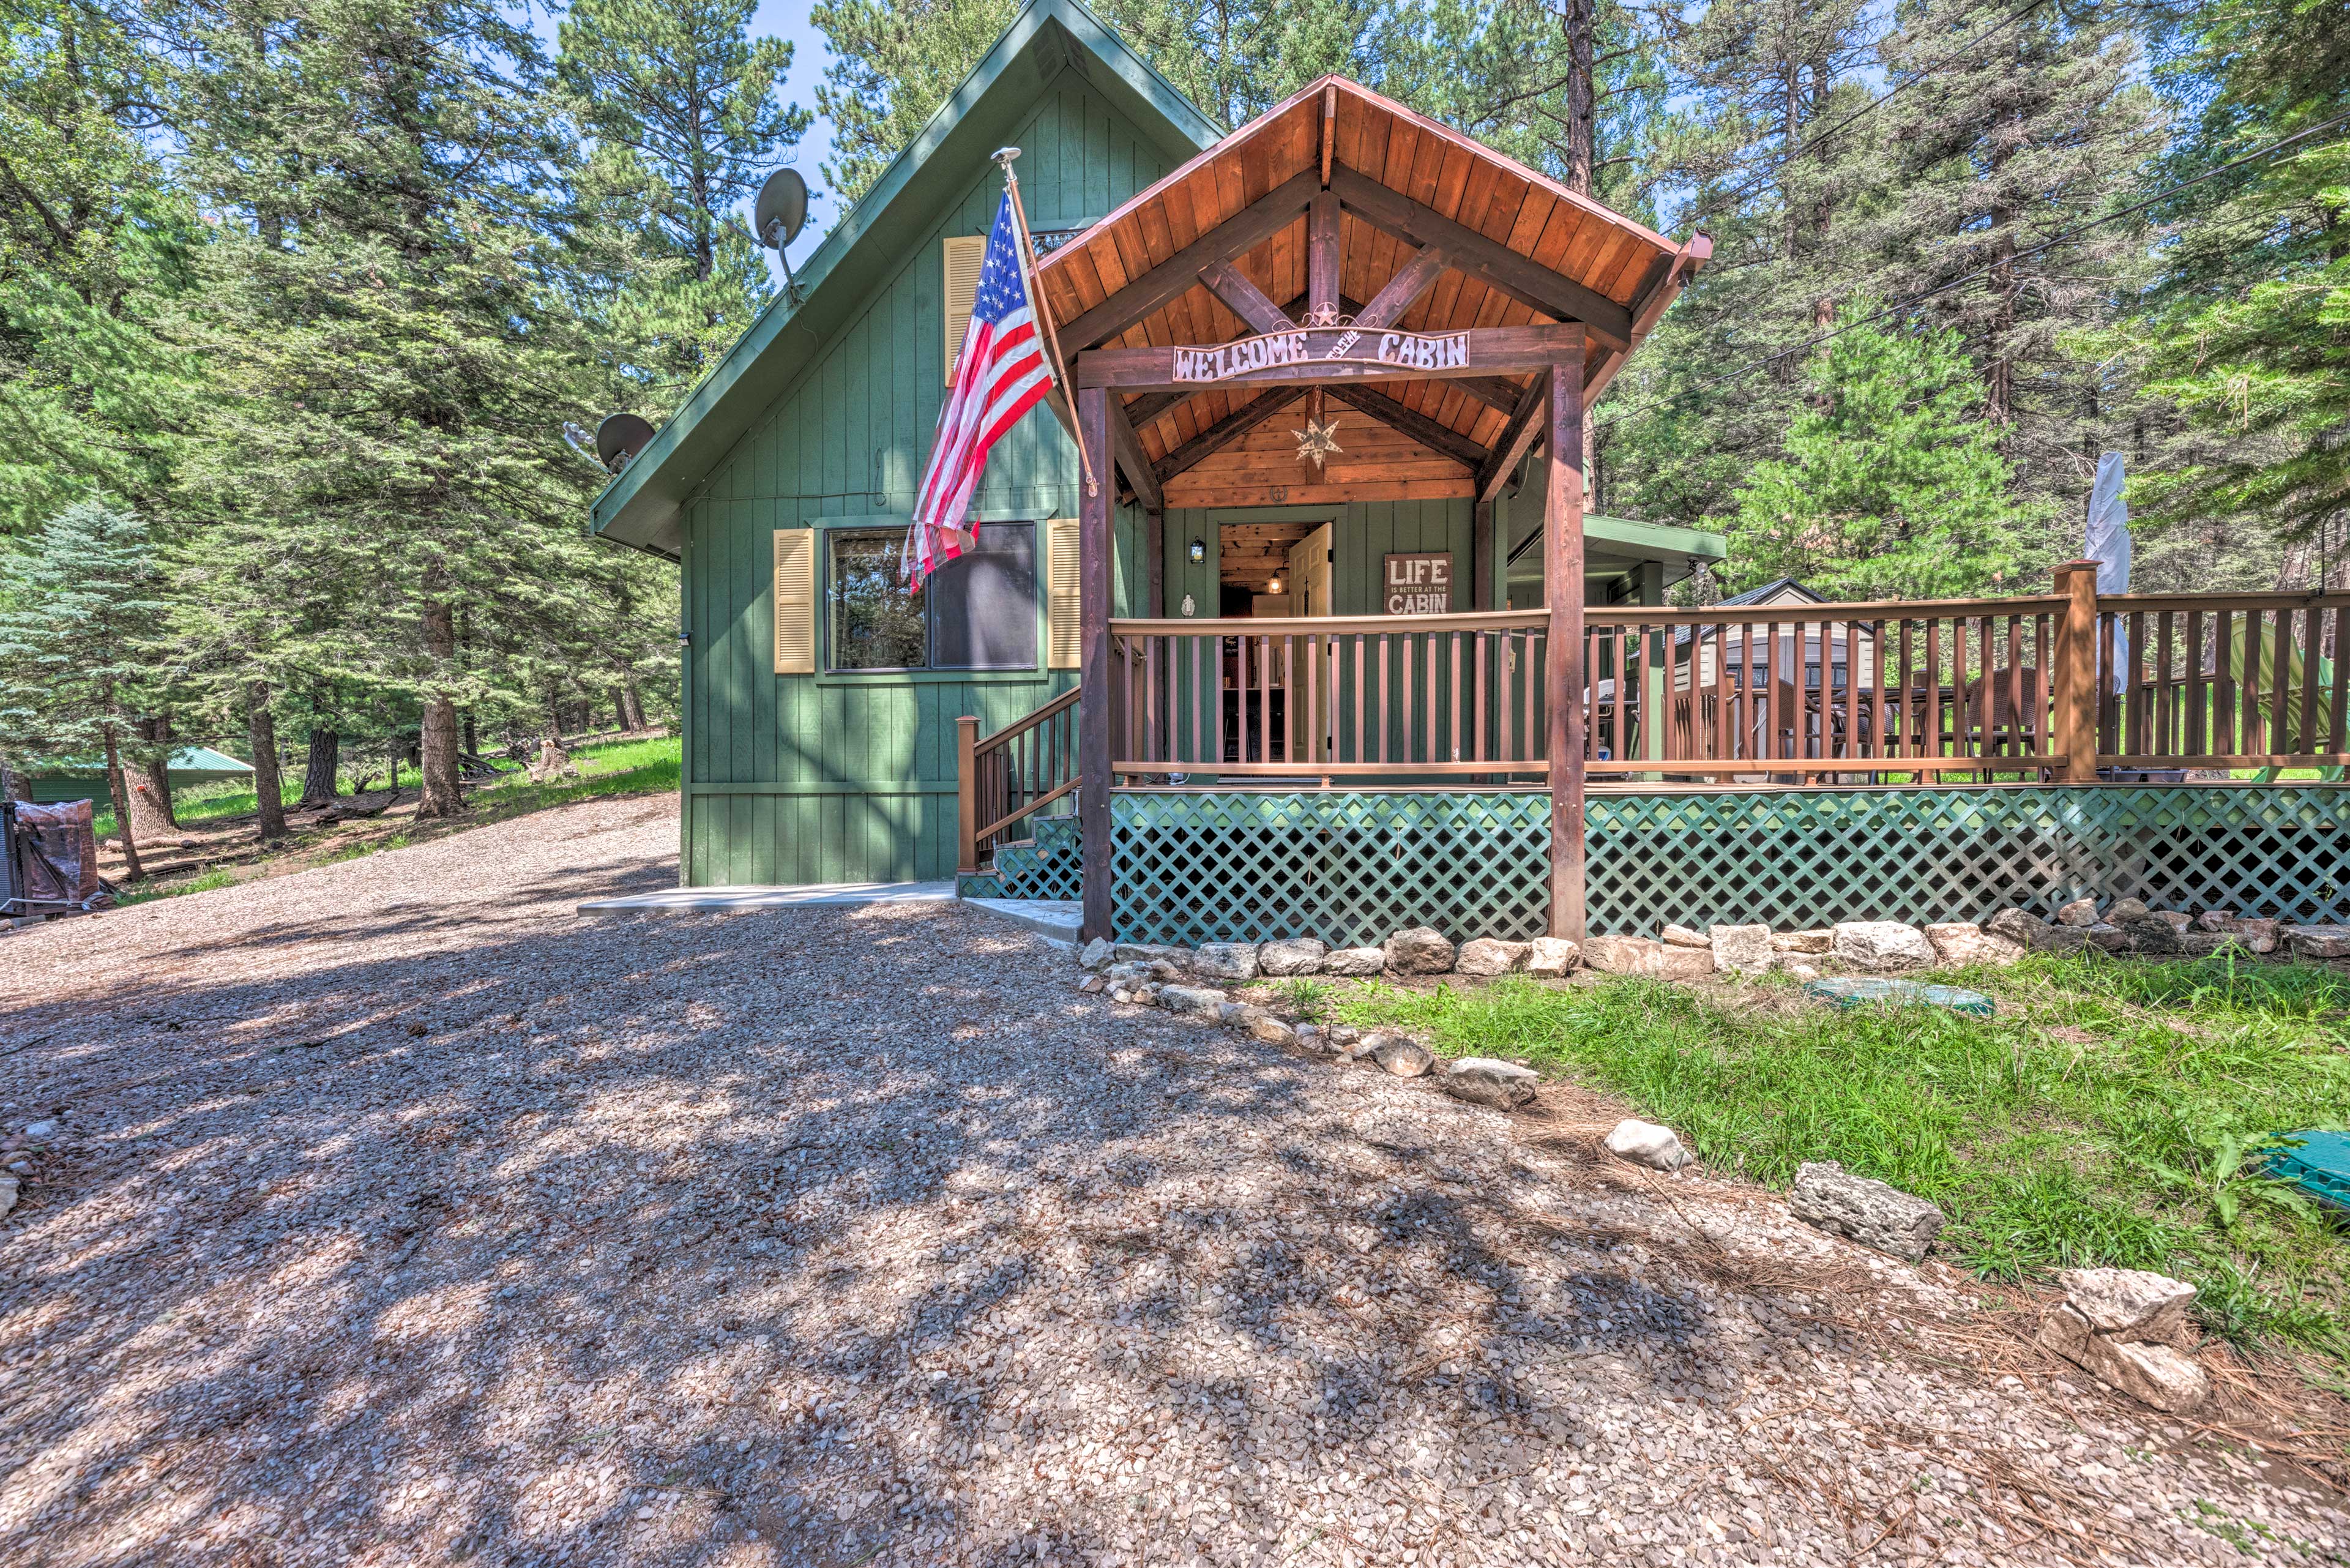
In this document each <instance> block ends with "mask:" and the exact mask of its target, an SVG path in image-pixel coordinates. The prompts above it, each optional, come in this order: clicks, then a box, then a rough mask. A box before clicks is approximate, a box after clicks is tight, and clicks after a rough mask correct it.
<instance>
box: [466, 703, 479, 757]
mask: <svg viewBox="0 0 2350 1568" xmlns="http://www.w3.org/2000/svg"><path fill="white" fill-rule="evenodd" d="M464 735H465V754H466V755H467V756H469V757H478V756H480V755H481V754H482V737H481V733H480V732H478V731H476V730H475V729H474V728H473V715H472V714H471V713H468V714H466V715H465V725H464Z"/></svg>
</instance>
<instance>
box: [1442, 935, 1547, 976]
mask: <svg viewBox="0 0 2350 1568" xmlns="http://www.w3.org/2000/svg"><path fill="white" fill-rule="evenodd" d="M1533 950H1534V947H1533V944H1532V943H1530V942H1505V941H1501V940H1496V939H1495V938H1492V937H1478V938H1476V939H1475V940H1471V941H1465V942H1462V943H1461V951H1460V952H1459V953H1458V954H1456V955H1455V956H1454V958H1453V961H1452V967H1453V968H1454V969H1456V970H1458V971H1461V973H1462V974H1474V975H1495V974H1515V973H1516V972H1518V971H1520V970H1522V969H1523V968H1525V967H1526V961H1527V959H1528V958H1530V957H1531V956H1532V954H1533Z"/></svg>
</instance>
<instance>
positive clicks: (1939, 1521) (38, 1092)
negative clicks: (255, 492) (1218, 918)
mask: <svg viewBox="0 0 2350 1568" xmlns="http://www.w3.org/2000/svg"><path fill="white" fill-rule="evenodd" d="M675 842H676V818H675V812H674V808H673V805H672V804H671V803H669V802H666V801H660V802H655V801H648V800H644V799H633V800H629V799H621V800H606V801H592V802H587V803H583V804H581V805H576V806H568V807H564V808H560V809H556V810H551V811H546V812H542V813H539V814H536V815H531V816H528V817H525V818H521V819H517V820H515V821H511V822H507V823H504V824H500V825H496V826H490V827H486V828H484V829H482V830H480V831H478V832H474V833H470V834H465V835H462V836H454V837H450V838H445V839H440V840H437V841H434V842H432V843H429V844H424V845H420V846H415V847H412V848H409V849H403V850H396V851H389V852H385V853H382V854H379V855H376V856H372V857H368V858H366V859H364V860H358V861H352V862H348V863H347V864H342V865H337V866H329V867H321V868H319V869H317V870H315V871H310V872H306V873H303V874H301V875H299V876H296V877H283V878H278V879H275V880H272V881H269V882H266V883H260V884H255V885H252V886H249V887H242V888H226V889H223V890H220V891H217V892H213V893H205V894H198V895H193V896H191V897H188V898H177V899H167V900H163V901H161V902H160V903H157V904H154V905H150V906H146V907H143V908H140V909H131V910H126V911H121V912H119V913H115V914H109V915H107V916H104V917H101V918H99V919H95V920H81V921H74V922H67V923H60V924H57V925H54V926H50V927H47V928H43V929H36V930H29V931H26V932H23V933H20V934H18V935H16V936H11V937H8V938H5V940H0V958H5V961H6V962H5V971H0V1053H5V1054H0V1073H5V1077H0V1085H5V1087H0V1100H5V1106H0V1129H5V1131H6V1132H8V1133H10V1134H19V1133H20V1132H21V1129H22V1128H23V1127H24V1126H25V1125H26V1123H28V1122H35V1121H40V1120H53V1121H55V1122H56V1123H57V1131H56V1133H55V1134H54V1135H53V1136H52V1137H51V1138H50V1139H48V1140H47V1141H48V1143H49V1145H50V1147H48V1148H47V1150H46V1151H44V1152H39V1153H30V1152H21V1151H22V1150H23V1147H24V1140H23V1139H22V1138H21V1137H19V1138H18V1140H17V1142H18V1147H19V1150H20V1152H19V1153H18V1154H16V1155H14V1156H12V1157H11V1158H22V1159H25V1160H26V1163H28V1164H29V1165H30V1166H31V1167H32V1168H34V1169H35V1171H36V1175H37V1178H38V1179H37V1180H36V1182H35V1183H33V1184H31V1185H29V1186H28V1187H27V1189H26V1197H25V1199H24V1201H23V1203H22V1204H21V1205H20V1206H19V1208H18V1209H17V1210H16V1212H15V1213H14V1214H12V1215H10V1216H8V1217H7V1218H6V1219H5V1220H0V1561H5V1562H7V1563H12V1564H14V1563H24V1564H51V1563H55V1564H82V1563H89V1564H97V1563H107V1564H164V1563H170V1564H174V1565H177V1564H209V1563H222V1564H257V1563H369V1564H378V1563H380V1564H390V1563H430V1562H444V1561H459V1560H462V1561H466V1562H472V1563H589V1562H598V1563H601V1562H625V1563H636V1562H647V1563H650V1562H660V1563H743V1564H751V1563H775V1564H793V1565H797V1564H816V1565H824V1568H848V1565H849V1564H861V1563H872V1564H877V1565H883V1564H896V1563H989V1564H993V1563H1014V1562H1028V1561H1042V1562H1050V1563H1152V1564H1159V1563H1193V1562H1208V1563H1262V1564H1268V1565H1269V1564H1274V1563H1282V1564H1299V1565H1304V1564H1330V1563H1351V1564H1368V1563H1381V1564H1387V1563H1431V1564H1432V1563H1461V1564H1468V1563H1573V1562H1583V1561H1600V1562H1607V1563H1741V1562H1746V1563H1839V1564H1841V1563H1851V1562H1863V1563H1929V1562H1930V1563H2051V1564H2054V1563H2113V1562H2117V1563H2177V1562H2195V1561H2208V1562H2211V1563H2253V1562H2263V1561H2266V1562H2278V1563H2328V1562H2334V1563H2338V1562H2341V1561H2344V1559H2345V1552H2350V1521H2345V1514H2344V1512H2343V1505H2342V1501H2341V1500H2340V1499H2339V1498H2338V1497H2335V1496H2334V1495H2332V1494H2330V1493H2326V1492H2324V1491H2323V1490H2317V1489H2314V1488H2311V1487H2308V1486H2307V1485H2305V1484H2303V1483H2301V1482H2299V1481H2297V1480H2295V1479H2294V1478H2293V1476H2291V1475H2288V1474H2286V1473H2285V1472H2284V1471H2283V1470H2282V1469H2281V1468H2269V1467H2264V1466H2262V1465H2261V1464H2260V1463H2259V1462H2258V1458H2257V1456H2245V1457H2239V1456H2237V1455H2235V1454H2232V1453H2223V1452H2220V1451H2216V1450H2213V1449H2208V1448H2202V1447H2197V1446H2194V1445H2193V1444H2192V1443H2191V1442H2190V1439H2191V1437H2192V1434H2191V1433H2189V1431H2187V1430H2186V1429H2185V1428H2181V1427H2178V1426H2176V1425H2169V1424H2165V1423H2161V1422H2142V1421H2140V1420H2139V1419H2138V1418H2137V1417H2136V1416H2134V1415H2132V1414H2131V1413H2129V1412H2127V1411H2125V1410H2123V1409H2122V1408H2121V1407H2118V1406H2117V1405H2116V1404H2114V1403H2113V1402H2111V1401H2110V1400H2108V1399H2106V1398H2105V1397H2102V1396H2098V1395H2095V1394H2093V1393H2089V1392H2086V1391H2079V1392H2076V1391H2073V1390H2070V1389H2068V1388H2067V1387H2066V1386H2064V1385H2063V1384H2061V1383H2058V1382H2053V1381H2049V1380H2047V1379H2044V1378H2036V1379H2018V1378H2015V1377H2006V1378H1999V1377H1996V1376H1993V1375H1992V1374H1991V1373H1989V1372H1986V1371H1980V1370H1975V1369H1974V1368H1975V1367H1976V1366H1978V1365H1979V1363H1978V1362H1976V1361H1974V1360H1972V1359H1970V1357H1969V1356H1968V1355H1965V1354H1963V1345H1964V1333H1965V1332H1966V1331H1965V1330H1964V1327H1963V1325H1960V1324H1948V1323H1944V1322H1943V1321H1941V1319H1939V1317H1938V1316H1937V1315H1936V1314H1938V1313H1944V1312H1955V1311H1958V1310H1960V1308H1961V1307H1962V1305H1963V1303H1962V1302H1961V1301H1960V1298H1959V1297H1958V1296H1956V1295H1953V1294H1950V1293H1946V1292H1945V1291H1943V1290H1941V1289H1939V1288H1938V1287H1935V1286H1933V1285H1931V1284H1929V1283H1927V1282H1922V1281H1921V1280H1920V1279H1919V1277H1918V1275H1916V1274H1914V1273H1912V1272H1910V1271H1908V1270H1906V1269H1902V1268H1899V1267H1898V1266H1896V1265H1892V1264H1889V1263H1884V1262H1878V1261H1875V1260H1873V1259H1871V1258H1870V1257H1869V1256H1868V1255H1866V1254H1863V1253H1860V1252H1858V1251H1855V1250H1852V1249H1847V1248H1844V1247H1842V1246H1841V1245H1840V1244H1834V1243H1830V1242H1828V1241H1825V1240H1823V1239H1821V1238H1818V1237H1816V1236H1814V1234H1813V1233H1811V1232H1809V1231H1804V1230H1803V1229H1802V1228H1800V1227H1796V1226H1794V1225H1792V1224H1791V1223H1790V1222H1789V1221H1787V1220H1786V1219H1785V1217H1784V1212H1783V1209H1782V1208H1780V1207H1779V1206H1778V1205H1776V1204H1775V1203H1774V1202H1773V1201H1771V1200H1769V1199H1764V1198H1762V1197H1759V1196H1758V1195H1756V1194H1753V1193H1752V1192H1751V1191H1748V1190H1746V1189H1740V1188H1738V1187H1736V1186H1734V1185H1731V1184H1728V1183H1716V1182H1711V1181H1708V1180H1705V1179H1693V1178H1681V1179H1674V1180H1672V1181H1671V1182H1669V1183H1653V1182H1650V1181H1648V1179H1644V1178H1639V1177H1638V1176H1637V1175H1635V1174H1632V1173H1629V1172H1628V1171H1627V1169H1626V1168H1622V1167H1617V1166H1614V1165H1612V1164H1611V1163H1609V1162H1607V1161H1606V1159H1605V1158H1604V1156H1600V1155H1598V1154H1596V1152H1595V1151H1594V1148H1593V1144H1592V1137H1591V1133H1590V1127H1589V1126H1588V1125H1587V1124H1588V1123H1589V1122H1590V1121H1591V1119H1592V1117H1593V1116H1595V1115H1596V1112H1595V1111H1593V1110H1592V1109H1591V1108H1590V1107H1589V1103H1588V1102H1587V1101H1586V1100H1584V1099H1582V1098H1581V1097H1579V1096H1575V1095H1574V1094H1572V1093H1570V1092H1567V1091H1554V1092H1552V1093H1551V1094H1550V1095H1549V1096H1546V1101H1547V1103H1548V1106H1549V1113H1548V1115H1547V1116H1540V1117H1531V1118H1530V1117H1524V1116H1521V1117H1517V1118H1505V1117H1503V1116H1501V1115H1499V1114H1497V1113H1493V1112H1488V1111H1482V1110H1476V1109H1471V1108H1468V1107H1464V1106H1460V1105H1458V1104H1456V1103H1454V1102H1451V1101H1450V1100H1447V1099H1445V1098H1443V1097H1442V1096H1440V1095H1438V1094H1436V1093H1435V1092H1434V1091H1433V1090H1432V1089H1430V1088H1428V1087H1427V1086H1426V1085H1421V1084H1411V1083H1405V1082H1401V1081H1397V1080H1391V1079H1388V1078H1385V1077H1382V1076H1378V1075H1373V1074H1370V1073H1367V1072H1357V1071H1346V1070H1341V1069H1338V1068H1336V1067H1333V1066H1331V1065H1329V1064H1326V1063H1325V1062H1321V1061H1308V1060H1305V1059H1301V1058H1295V1057H1291V1056H1287V1055H1284V1054H1281V1053H1279V1052H1277V1051H1274V1050H1273V1049H1271V1048H1268V1047H1263V1046H1259V1045H1256V1044H1251V1043H1249V1042H1247V1041H1245V1040H1242V1039H1240V1038H1237V1037H1235V1036H1232V1035H1228V1034H1224V1033H1215V1032H1203V1031H1201V1030H1200V1029H1198V1028H1196V1027H1195V1026H1192V1025H1190V1024H1186V1023H1180V1022H1178V1021H1175V1020H1172V1019H1170V1018H1169V1017H1168V1016H1167V1015H1165V1014H1163V1013H1159V1012H1133V1011H1130V1010H1124V1009H1119V1008H1116V1007H1113V1006H1111V1005H1110V1004H1108V1003H1107V1002H1101V1001H1098V1000H1097V999H1095V998H1090V997H1082V996H1079V995H1077V994H1076V992H1074V991H1073V989H1072V981H1073V980H1074V978H1075V973H1074V971H1073V970H1072V968H1071V967H1070V965H1069V961H1068V960H1067V959H1066V956H1064V955H1062V954H1060V953H1057V952H1055V951H1054V950H1051V949H1050V948H1048V947H1046V946H1045V944H1043V943H1041V942H1037V941H1034V940H1029V939H1027V938H1024V937H1021V936H1018V935H1016V934H1014V933H1012V932H1010V931H1009V930H1007V929H1003V928H998V927H994V926H992V925H988V924H984V923H982V922H981V921H980V920H979V919H976V918H974V917H972V916H968V915H965V914H963V913H962V912H960V911H950V912H947V913H944V914H941V913H940V912H938V911H937V910H935V909H923V908H919V907H912V908H910V907H904V906H899V907H896V908H890V907H879V908H875V909H868V910H822V909H817V910H802V911H792V912H783V913H776V914H759V915H739V916H733V917H705V918H693V919H674V918H670V919H663V918H650V919H631V920H625V921H616V922H593V921H586V920H581V919H577V918H576V917H574V916H573V915H572V914H571V913H570V910H571V907H572V906H573V905H574V904H575V903H576V902H577V900H579V899H580V898H585V897H590V896H594V895H597V894H602V893H608V892H616V891H624V890H639V889H643V888H653V887H659V886H663V885H666V884H667V883H669V882H670V881H671V879H672V878H673V877H674V875H675V869H674V868H675ZM1856 1325H1860V1326H1856Z"/></svg>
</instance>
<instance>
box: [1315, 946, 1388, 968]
mask: <svg viewBox="0 0 2350 1568" xmlns="http://www.w3.org/2000/svg"><path fill="white" fill-rule="evenodd" d="M1387 967H1388V954H1387V950H1386V949H1385V948H1337V949H1335V950H1332V951H1331V952H1330V953H1328V954H1327V955H1326V956H1325V957H1324V959H1323V960H1322V972H1323V973H1324V974H1377V973H1378V972H1379V971H1381V970H1383V969H1385V968H1387Z"/></svg>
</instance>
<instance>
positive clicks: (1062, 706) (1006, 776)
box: [955, 686, 1079, 872]
mask: <svg viewBox="0 0 2350 1568" xmlns="http://www.w3.org/2000/svg"><path fill="white" fill-rule="evenodd" d="M1078 696H1079V690H1078V688H1076V687H1074V686H1073V687H1071V688H1070V689H1069V690H1068V691H1064V692H1062V693H1061V694H1060V695H1059V696H1058V697H1055V698H1054V699H1053V700H1052V701H1050V702H1047V703H1045V705H1044V706H1043V707H1041V708H1039V709H1037V710H1036V711H1034V712H1032V713H1027V714H1024V715H1023V716H1021V717H1020V718H1017V719H1014V721H1013V722H1011V723H1009V724H1006V725H1004V726H1003V728H1002V729H1001V730H998V731H996V732H995V733H993V734H992V735H985V736H983V735H982V734H980V732H979V721H978V720H977V719H973V718H962V719H958V720H956V721H955V728H956V751H957V753H958V756H959V762H958V765H957V767H956V770H955V772H956V783H957V786H958V788H957V794H958V796H959V798H958V800H957V803H956V804H957V807H958V812H957V815H958V816H959V817H960V819H961V821H960V832H959V833H958V835H957V839H958V842H959V843H960V844H961V845H962V854H961V856H960V857H959V860H958V867H959V869H961V870H962V871H964V872H972V871H976V870H978V869H979V868H980V863H981V857H982V856H984V855H992V854H993V853H994V851H995V848H996V846H998V845H1001V844H1007V843H1010V842H1012V841H1013V840H1014V838H1016V837H1018V836H1019V832H1020V829H1021V828H1022V826H1023V825H1024V824H1025V823H1026V822H1027V820H1028V818H1030V817H1031V816H1034V815H1036V813H1038V812H1040V811H1042V810H1044V809H1045V807H1046V806H1048V805H1052V804H1053V803H1054V802H1055V801H1057V800H1059V799H1061V798H1062V797H1063V796H1064V795H1069V794H1075V793H1076V788H1077V784H1078V779H1077V711H1078V709H1077V701H1078Z"/></svg>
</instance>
